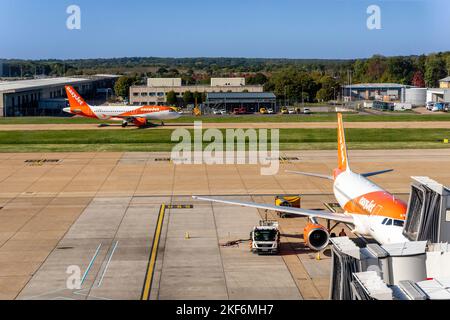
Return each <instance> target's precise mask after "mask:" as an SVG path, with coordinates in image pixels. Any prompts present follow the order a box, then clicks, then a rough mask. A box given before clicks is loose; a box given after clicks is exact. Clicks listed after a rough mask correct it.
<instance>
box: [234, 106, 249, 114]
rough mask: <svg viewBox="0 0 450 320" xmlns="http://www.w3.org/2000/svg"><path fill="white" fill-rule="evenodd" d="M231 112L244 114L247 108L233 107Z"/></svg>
mask: <svg viewBox="0 0 450 320" xmlns="http://www.w3.org/2000/svg"><path fill="white" fill-rule="evenodd" d="M233 113H234V114H246V113H247V109H246V108H244V107H241V108H234V109H233Z"/></svg>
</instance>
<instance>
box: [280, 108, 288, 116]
mask: <svg viewBox="0 0 450 320" xmlns="http://www.w3.org/2000/svg"><path fill="white" fill-rule="evenodd" d="M288 113H289V110H288V108H286V107H282V108H281V114H288Z"/></svg>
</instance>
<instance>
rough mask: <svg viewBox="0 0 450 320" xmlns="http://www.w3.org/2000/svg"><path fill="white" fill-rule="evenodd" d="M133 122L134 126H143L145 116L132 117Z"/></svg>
mask: <svg viewBox="0 0 450 320" xmlns="http://www.w3.org/2000/svg"><path fill="white" fill-rule="evenodd" d="M133 123H134V125H135V126H136V127H144V126H146V125H147V119H145V118H133Z"/></svg>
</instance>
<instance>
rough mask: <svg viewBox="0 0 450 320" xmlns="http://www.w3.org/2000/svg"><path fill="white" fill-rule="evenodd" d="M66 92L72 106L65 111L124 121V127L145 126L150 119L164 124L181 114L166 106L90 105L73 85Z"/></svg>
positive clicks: (90, 116) (95, 117)
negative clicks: (132, 124) (131, 124)
mask: <svg viewBox="0 0 450 320" xmlns="http://www.w3.org/2000/svg"><path fill="white" fill-rule="evenodd" d="M66 94H67V98H68V99H69V105H70V107H69V108H64V109H63V111H64V112H67V113H70V114H74V115H78V116H83V117H87V118H94V119H100V120H113V121H122V127H126V126H127V125H128V123H129V122H132V123H134V125H136V126H137V127H144V126H146V125H147V122H148V121H149V120H160V121H161V122H162V123H163V124H164V122H163V121H164V120H171V119H177V118H179V117H180V116H181V114H180V113H178V112H176V111H175V110H174V109H173V108H171V107H166V106H90V105H88V104H87V103H86V102H85V101H84V100H83V98H82V97H81V96H80V95H79V94H78V92H77V91H76V90H75V89H74V88H73V87H72V86H66Z"/></svg>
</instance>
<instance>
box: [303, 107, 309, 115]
mask: <svg viewBox="0 0 450 320" xmlns="http://www.w3.org/2000/svg"><path fill="white" fill-rule="evenodd" d="M303 113H304V114H311V110H310V109H309V108H304V109H303Z"/></svg>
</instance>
